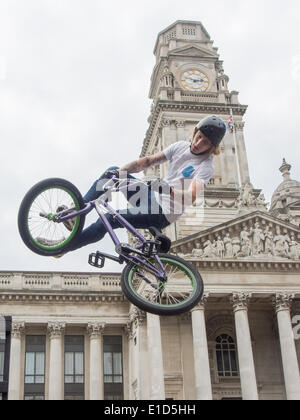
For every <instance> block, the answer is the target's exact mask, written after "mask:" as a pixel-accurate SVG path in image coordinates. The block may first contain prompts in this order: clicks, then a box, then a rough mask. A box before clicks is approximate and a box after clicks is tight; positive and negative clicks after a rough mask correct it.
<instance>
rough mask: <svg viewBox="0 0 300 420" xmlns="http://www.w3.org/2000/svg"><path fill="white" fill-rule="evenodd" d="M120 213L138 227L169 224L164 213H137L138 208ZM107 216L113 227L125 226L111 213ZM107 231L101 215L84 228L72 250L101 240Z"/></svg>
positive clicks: (160, 226) (161, 227)
mask: <svg viewBox="0 0 300 420" xmlns="http://www.w3.org/2000/svg"><path fill="white" fill-rule="evenodd" d="M120 213H121V214H122V217H124V219H125V220H127V222H129V223H130V224H131V225H132V226H133V227H135V228H136V229H147V228H149V227H150V226H155V227H157V228H158V229H163V228H165V227H166V226H168V224H169V223H168V222H167V220H166V218H165V216H164V215H163V214H153V215H152V214H142V213H137V209H136V208H133V209H127V210H126V211H125V210H121V211H120ZM105 217H106V219H107V220H108V221H109V223H110V224H111V227H112V228H113V229H120V228H123V226H122V225H120V223H119V222H118V221H117V220H116V219H115V218H114V217H113V216H112V215H111V214H106V215H105ZM106 232H107V230H106V228H105V226H104V224H103V222H102V220H101V218H100V217H99V219H98V220H97V221H96V222H95V223H93V224H92V225H90V226H89V227H87V228H86V229H84V231H83V232H82V233H81V235H80V238H79V240H78V242H77V243H76V244H75V245H74V246H73V248H72V249H71V251H74V250H76V249H79V248H82V247H84V246H86V245H89V244H92V243H95V242H98V241H100V240H101V239H102V238H103V237H104V236H105V234H106Z"/></svg>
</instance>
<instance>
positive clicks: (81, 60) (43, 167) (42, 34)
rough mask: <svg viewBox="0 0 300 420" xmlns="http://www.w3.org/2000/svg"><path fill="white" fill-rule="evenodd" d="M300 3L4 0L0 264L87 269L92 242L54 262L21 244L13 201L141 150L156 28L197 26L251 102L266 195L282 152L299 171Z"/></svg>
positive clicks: (82, 179) (0, 8)
mask: <svg viewBox="0 0 300 420" xmlns="http://www.w3.org/2000/svg"><path fill="white" fill-rule="evenodd" d="M299 12H300V4H299V1H298V0H287V1H286V2H285V3H283V2H282V1H277V0H251V1H250V0H243V1H240V0H227V1H225V0H211V1H210V2H207V1H202V0H190V1H189V2H188V3H187V2H182V1H179V0H165V1H162V2H153V1H148V0H146V1H145V0H143V1H132V0H131V1H130V0H127V1H126V2H124V1H121V0H117V1H114V2H104V1H99V0H87V1H83V0H26V1H24V0H0V137H1V155H0V173H1V180H0V192H1V201H0V212H1V225H0V238H1V239H0V241H1V255H0V262H1V264H0V270H55V271H61V270H69V271H90V270H92V268H91V267H90V266H88V265H87V256H88V253H89V252H90V251H93V250H95V249H96V248H99V246H97V245H96V246H90V247H87V248H85V249H83V250H80V251H77V252H75V253H73V254H68V255H67V256H66V257H64V258H63V259H61V260H55V259H53V258H43V257H39V256H37V255H35V254H33V253H31V252H30V251H29V250H27V249H26V248H25V246H24V245H23V243H22V242H21V240H20V239H19V235H18V232H17V223H16V218H17V212H18V207H19V204H20V201H21V200H22V198H23V196H24V194H25V192H27V190H28V189H29V188H30V187H31V186H32V185H33V184H35V183H36V182H38V181H39V180H41V179H44V178H48V177H52V176H57V177H62V178H65V179H68V180H70V181H71V182H73V183H74V184H75V185H77V187H78V188H79V189H80V190H81V191H82V192H85V190H86V189H87V188H88V187H89V185H90V183H91V182H92V181H93V180H94V179H95V177H96V176H98V175H99V174H100V173H101V171H102V170H103V169H105V168H106V167H107V166H110V165H111V164H118V165H121V164H124V163H126V162H127V161H130V160H133V159H134V158H136V157H137V156H138V155H139V153H140V150H141V145H142V142H143V139H144V137H145V133H146V130H147V127H148V123H147V118H148V116H149V113H150V105H151V101H150V100H149V99H148V92H149V87H150V76H151V72H152V69H153V66H154V64H155V59H154V56H153V48H154V44H155V41H156V37H157V34H158V32H160V31H161V30H163V29H164V28H166V27H167V26H169V25H170V24H172V23H173V22H175V21H176V20H179V19H180V20H182V19H187V20H196V21H201V22H202V23H203V25H204V27H205V28H206V29H207V31H208V33H209V34H210V36H211V38H212V39H213V40H214V41H215V46H216V47H218V48H219V54H220V57H221V59H222V60H224V70H225V73H226V74H227V75H228V76H229V77H230V83H229V87H230V89H231V90H238V91H239V92H240V96H239V98H240V102H241V103H243V104H247V105H249V109H248V111H247V113H246V116H245V122H246V127H245V139H246V147H247V152H248V160H249V168H250V176H251V181H252V183H253V185H254V187H255V188H262V190H263V192H264V193H265V196H266V198H267V201H270V198H271V195H272V192H273V191H274V189H275V188H276V187H277V185H278V184H279V183H280V182H281V180H282V178H281V174H280V173H279V171H278V168H279V166H280V165H281V163H282V158H283V157H285V158H286V159H287V161H288V162H289V163H290V164H292V166H293V168H292V178H294V179H298V180H300V153H299V144H298V142H299V129H298V127H299V118H300V115H299V105H298V96H299V93H300V46H299V39H300V18H299V16H300V13H299ZM94 217H95V216H94ZM92 219H93V218H92ZM124 238H125V237H124ZM104 244H105V245H104V246H105V248H106V249H108V248H110V249H111V250H112V246H111V245H110V242H109V241H108V240H105V242H104ZM120 268H121V267H120ZM110 269H112V270H114V271H116V270H118V267H116V266H112V265H107V266H106V267H105V270H106V271H108V270H110Z"/></svg>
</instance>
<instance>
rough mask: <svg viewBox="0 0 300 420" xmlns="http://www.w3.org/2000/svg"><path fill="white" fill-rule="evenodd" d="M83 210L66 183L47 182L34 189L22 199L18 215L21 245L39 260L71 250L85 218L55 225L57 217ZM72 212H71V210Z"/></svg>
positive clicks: (68, 183) (57, 179)
mask: <svg viewBox="0 0 300 420" xmlns="http://www.w3.org/2000/svg"><path fill="white" fill-rule="evenodd" d="M83 207H84V202H83V199H82V196H81V194H80V192H79V191H78V189H77V188H76V187H75V186H74V185H73V184H71V183H70V182H68V181H66V180H64V179H61V178H50V179H46V180H44V181H41V182H39V183H38V184H36V185H34V186H33V187H32V188H31V189H30V190H29V191H28V193H27V194H26V195H25V197H24V199H23V201H22V203H21V206H20V209H19V214H18V227H19V233H20V235H21V238H22V239H23V242H24V243H25V245H26V246H27V247H28V248H29V249H30V250H31V251H33V252H35V253H36V254H39V255H43V256H57V255H60V254H63V253H65V252H67V251H68V250H69V249H70V248H71V246H73V245H74V244H75V243H76V241H77V239H78V236H79V235H80V234H81V231H82V229H83V225H84V220H85V216H83V215H81V216H76V217H75V218H73V219H71V221H70V222H69V223H67V222H66V223H62V222H60V223H58V222H57V221H56V220H57V219H56V217H57V214H58V213H60V212H61V211H65V210H66V209H70V213H71V212H75V211H78V210H80V209H82V208H83ZM71 209H72V210H71Z"/></svg>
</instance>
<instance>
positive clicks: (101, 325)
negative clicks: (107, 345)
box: [87, 322, 105, 339]
mask: <svg viewBox="0 0 300 420" xmlns="http://www.w3.org/2000/svg"><path fill="white" fill-rule="evenodd" d="M104 329H105V322H89V323H88V325H87V332H88V333H89V336H90V339H93V338H98V337H101V335H102V334H103V331H104Z"/></svg>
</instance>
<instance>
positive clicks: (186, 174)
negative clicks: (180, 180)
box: [181, 166, 195, 178]
mask: <svg viewBox="0 0 300 420" xmlns="http://www.w3.org/2000/svg"><path fill="white" fill-rule="evenodd" d="M194 172H195V168H194V167H193V166H187V167H186V168H184V170H183V171H182V172H181V173H182V175H183V176H184V178H189V177H190V176H192V175H193V173H194Z"/></svg>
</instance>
